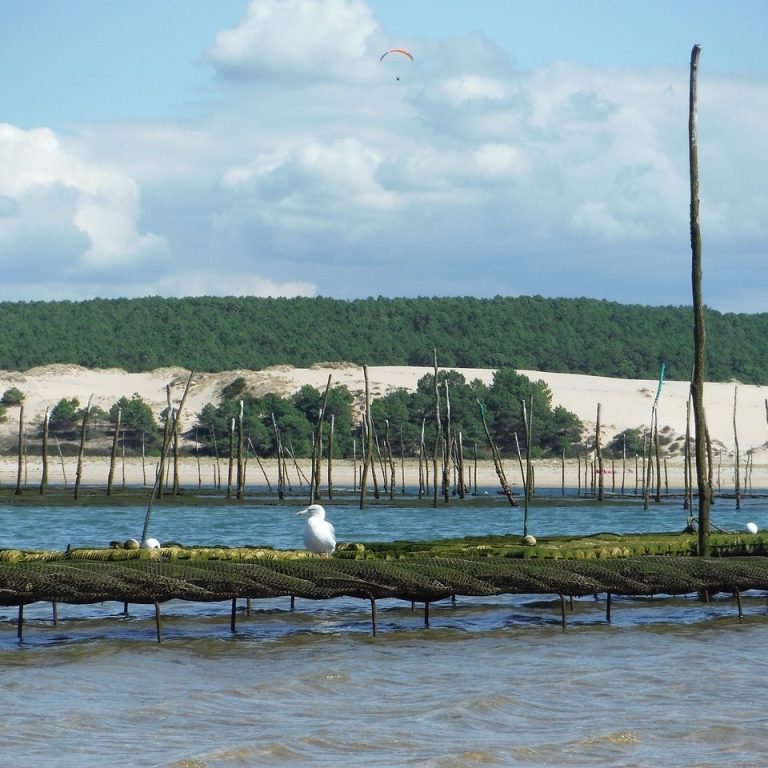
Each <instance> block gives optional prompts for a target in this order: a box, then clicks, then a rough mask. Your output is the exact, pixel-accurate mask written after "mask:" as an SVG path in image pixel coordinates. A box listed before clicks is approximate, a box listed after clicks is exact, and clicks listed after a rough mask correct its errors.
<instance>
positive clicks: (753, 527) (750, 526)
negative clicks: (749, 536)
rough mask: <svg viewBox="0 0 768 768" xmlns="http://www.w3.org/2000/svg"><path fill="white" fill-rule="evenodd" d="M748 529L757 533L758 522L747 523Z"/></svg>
mask: <svg viewBox="0 0 768 768" xmlns="http://www.w3.org/2000/svg"><path fill="white" fill-rule="evenodd" d="M747 531H749V533H757V523H747Z"/></svg>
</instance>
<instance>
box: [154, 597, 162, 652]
mask: <svg viewBox="0 0 768 768" xmlns="http://www.w3.org/2000/svg"><path fill="white" fill-rule="evenodd" d="M155 630H156V632H157V642H158V644H160V643H161V642H162V640H163V625H162V621H161V619H160V603H158V602H155Z"/></svg>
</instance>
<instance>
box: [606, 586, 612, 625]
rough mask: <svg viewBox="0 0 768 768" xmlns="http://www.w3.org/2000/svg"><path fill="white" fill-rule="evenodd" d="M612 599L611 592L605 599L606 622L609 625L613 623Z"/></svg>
mask: <svg viewBox="0 0 768 768" xmlns="http://www.w3.org/2000/svg"><path fill="white" fill-rule="evenodd" d="M611 597H612V593H611V592H609V593H608V594H607V595H606V597H605V620H606V622H607V623H608V624H610V623H611Z"/></svg>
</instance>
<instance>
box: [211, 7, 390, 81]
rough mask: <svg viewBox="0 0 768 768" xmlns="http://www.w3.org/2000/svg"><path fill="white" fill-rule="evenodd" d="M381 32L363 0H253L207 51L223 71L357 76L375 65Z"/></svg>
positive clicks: (250, 74) (243, 74) (312, 76)
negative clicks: (244, 12)
mask: <svg viewBox="0 0 768 768" xmlns="http://www.w3.org/2000/svg"><path fill="white" fill-rule="evenodd" d="M376 37H380V33H379V28H378V25H377V23H376V21H375V19H374V17H373V14H372V13H371V11H370V9H369V8H368V6H367V5H366V4H365V3H364V2H362V0H251V3H250V4H249V6H248V9H247V11H246V14H245V17H244V18H243V20H242V21H241V22H240V23H239V24H238V25H237V26H235V27H234V28H232V29H227V30H224V31H222V32H220V33H219V34H218V35H217V36H216V41H215V43H214V45H213V46H212V48H211V49H210V51H209V54H208V55H209V59H210V61H211V62H212V63H213V64H214V66H216V67H217V69H218V70H219V72H220V73H221V74H223V75H224V76H230V77H244V78H249V77H266V76H277V77H279V78H285V77H292V78H296V77H301V78H309V79H310V80H315V79H325V78H332V79H341V80H355V79H360V78H365V77H366V76H369V75H370V74H371V73H372V72H373V71H374V70H373V67H374V62H373V61H372V54H373V52H374V51H375V50H377V49H378V47H380V46H377V47H376V48H372V42H373V40H374V39H375V38H376Z"/></svg>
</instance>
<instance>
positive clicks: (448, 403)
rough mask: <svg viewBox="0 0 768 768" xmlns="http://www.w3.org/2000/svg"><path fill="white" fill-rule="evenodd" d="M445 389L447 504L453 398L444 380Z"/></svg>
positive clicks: (444, 493) (445, 481)
mask: <svg viewBox="0 0 768 768" xmlns="http://www.w3.org/2000/svg"><path fill="white" fill-rule="evenodd" d="M443 386H444V389H445V436H444V438H443V441H444V442H443V444H444V450H443V499H444V500H445V503H446V504H447V503H448V501H449V495H450V485H451V479H450V466H449V465H450V461H451V396H450V394H449V392H448V379H447V378H446V379H444V380H443Z"/></svg>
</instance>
